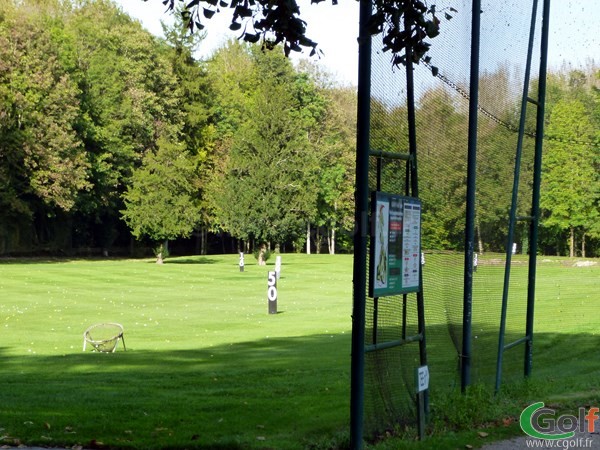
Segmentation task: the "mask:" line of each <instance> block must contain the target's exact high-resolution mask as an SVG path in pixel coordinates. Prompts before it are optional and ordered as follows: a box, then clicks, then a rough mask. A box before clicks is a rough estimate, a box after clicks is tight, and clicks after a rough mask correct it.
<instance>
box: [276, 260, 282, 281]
mask: <svg viewBox="0 0 600 450" xmlns="http://www.w3.org/2000/svg"><path fill="white" fill-rule="evenodd" d="M275 276H276V277H277V279H278V280H279V277H280V276H281V256H278V257H277V258H275Z"/></svg>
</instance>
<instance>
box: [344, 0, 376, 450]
mask: <svg viewBox="0 0 600 450" xmlns="http://www.w3.org/2000/svg"><path fill="white" fill-rule="evenodd" d="M372 10H373V7H372V3H371V0H361V1H360V25H359V30H360V31H359V38H358V113H357V131H356V192H355V214H354V223H355V235H354V270H353V276H354V280H353V305H352V362H351V380H350V446H351V448H353V449H360V448H362V443H363V408H364V371H365V303H366V297H367V240H368V234H369V214H368V208H369V149H370V127H371V123H370V122H371V120H370V118H371V111H370V109H371V108H370V105H371V35H370V34H369V32H368V30H367V23H368V21H369V19H370V17H371V14H372Z"/></svg>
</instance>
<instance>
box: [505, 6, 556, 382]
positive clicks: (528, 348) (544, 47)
mask: <svg viewBox="0 0 600 450" xmlns="http://www.w3.org/2000/svg"><path fill="white" fill-rule="evenodd" d="M538 4H539V1H538V0H533V4H532V13H531V28H530V31H529V46H528V50H527V65H526V69H525V79H524V83H523V84H524V85H523V97H522V100H521V118H520V122H519V135H518V142H517V151H516V156H515V170H514V179H513V192H512V200H511V208H510V216H509V228H508V237H507V242H506V265H505V268H504V289H503V292H502V310H501V317H500V332H499V335H498V357H497V363H496V384H495V391H496V392H498V391H499V389H500V385H501V383H502V362H503V355H504V352H505V351H507V350H509V349H511V348H514V347H516V346H518V345H520V344H525V356H524V359H525V362H524V375H525V376H526V377H528V376H530V375H531V370H532V355H533V316H534V310H535V279H536V264H537V240H538V225H539V210H540V205H539V203H540V184H541V172H542V147H543V138H544V113H545V103H546V73H547V62H548V58H547V55H548V32H549V17H550V0H544V4H543V13H542V14H543V16H542V39H541V55H540V68H539V89H538V98H537V99H532V98H530V97H529V82H530V74H531V63H532V61H531V60H532V55H533V44H534V37H535V26H536V20H537V9H538ZM528 103H531V104H533V105H535V106H536V107H537V116H536V139H535V157H534V159H535V160H534V171H533V176H534V180H533V195H532V200H531V215H530V216H525V217H518V216H517V203H518V190H519V178H520V170H521V157H522V150H523V137H524V134H525V121H526V118H527V104H528ZM518 221H527V222H529V224H530V225H529V242H530V249H529V274H528V284H527V319H526V329H525V336H524V337H522V338H520V339H518V340H516V341H514V342H511V343H508V344H505V333H506V316H507V311H508V291H509V287H510V268H511V261H512V243H513V240H514V234H515V228H516V223H517V222H518Z"/></svg>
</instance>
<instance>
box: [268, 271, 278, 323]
mask: <svg viewBox="0 0 600 450" xmlns="http://www.w3.org/2000/svg"><path fill="white" fill-rule="evenodd" d="M267 300H268V303H269V314H277V275H276V273H275V272H269V276H268V278H267Z"/></svg>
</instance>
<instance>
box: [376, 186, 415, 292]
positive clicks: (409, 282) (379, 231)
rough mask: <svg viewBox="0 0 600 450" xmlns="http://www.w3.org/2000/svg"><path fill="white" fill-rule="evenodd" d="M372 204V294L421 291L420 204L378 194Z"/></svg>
mask: <svg viewBox="0 0 600 450" xmlns="http://www.w3.org/2000/svg"><path fill="white" fill-rule="evenodd" d="M371 203H372V211H371V214H372V216H371V224H372V230H371V257H370V277H369V295H370V296H371V297H383V296H386V295H397V294H406V293H409V292H418V291H419V290H420V274H421V202H420V201H419V200H418V199H416V198H413V197H404V196H401V195H395V194H387V193H384V192H375V193H374V194H373V198H372V202H371Z"/></svg>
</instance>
